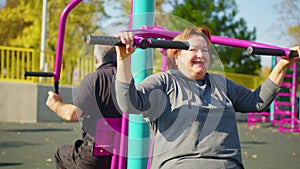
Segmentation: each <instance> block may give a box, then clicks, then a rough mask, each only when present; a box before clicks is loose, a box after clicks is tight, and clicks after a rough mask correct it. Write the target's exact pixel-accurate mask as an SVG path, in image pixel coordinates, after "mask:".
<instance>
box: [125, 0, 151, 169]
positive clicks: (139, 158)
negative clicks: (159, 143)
mask: <svg viewBox="0 0 300 169" xmlns="http://www.w3.org/2000/svg"><path fill="white" fill-rule="evenodd" d="M131 3H132V19H131V27H132V29H137V28H140V27H142V26H147V25H149V26H152V25H154V16H153V12H154V6H155V3H154V0H132V2H131ZM152 60H153V49H146V50H144V49H136V52H135V53H134V54H133V55H132V60H131V65H132V67H131V70H132V74H133V78H134V80H135V84H139V83H140V82H141V81H143V80H144V79H145V78H146V77H147V76H148V75H150V74H151V73H152V71H151V70H152ZM149 135H150V134H149V127H148V124H147V123H146V122H145V120H144V119H143V118H142V116H141V115H133V114H131V115H129V126H128V158H127V159H128V160H127V169H137V168H138V169H146V168H147V160H148V149H149Z"/></svg>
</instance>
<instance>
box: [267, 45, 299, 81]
mask: <svg viewBox="0 0 300 169" xmlns="http://www.w3.org/2000/svg"><path fill="white" fill-rule="evenodd" d="M291 49H292V50H297V51H298V54H300V46H297V47H293V48H291ZM299 59H300V56H298V57H297V58H293V59H290V58H287V57H285V56H283V57H282V58H281V59H280V60H279V61H278V63H277V64H276V65H275V67H274V69H273V70H272V72H271V73H270V75H269V78H270V80H272V81H273V82H274V83H275V84H276V85H278V86H280V84H281V83H282V81H283V79H284V75H285V73H286V70H287V69H288V67H289V66H290V65H292V64H293V63H294V62H295V61H299Z"/></svg>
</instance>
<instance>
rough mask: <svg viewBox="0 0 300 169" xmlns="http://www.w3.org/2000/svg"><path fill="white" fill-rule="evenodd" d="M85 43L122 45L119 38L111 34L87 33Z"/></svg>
mask: <svg viewBox="0 0 300 169" xmlns="http://www.w3.org/2000/svg"><path fill="white" fill-rule="evenodd" d="M85 41H86V44H88V45H96V44H98V45H112V46H123V45H124V44H123V43H121V41H120V38H117V37H112V36H93V35H87V36H86V39H85Z"/></svg>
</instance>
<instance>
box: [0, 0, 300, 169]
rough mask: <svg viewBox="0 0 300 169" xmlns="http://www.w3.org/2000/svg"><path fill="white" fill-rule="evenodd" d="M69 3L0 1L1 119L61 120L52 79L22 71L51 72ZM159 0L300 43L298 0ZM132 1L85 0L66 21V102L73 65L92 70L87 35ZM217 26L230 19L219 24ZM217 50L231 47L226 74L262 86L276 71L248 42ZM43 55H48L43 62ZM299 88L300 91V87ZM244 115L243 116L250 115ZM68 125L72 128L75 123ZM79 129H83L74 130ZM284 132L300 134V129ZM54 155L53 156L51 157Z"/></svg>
mask: <svg viewBox="0 0 300 169" xmlns="http://www.w3.org/2000/svg"><path fill="white" fill-rule="evenodd" d="M45 1H47V11H48V14H47V25H46V26H47V31H46V39H45V41H46V43H45V46H44V47H42V41H43V39H42V23H43V16H42V12H43V9H42V7H43V2H45ZM68 3H69V1H55V0H44V1H25V0H7V1H5V0H0V16H1V17H0V25H1V29H0V35H1V37H2V38H1V39H0V57H1V58H0V80H1V81H0V95H1V96H4V97H2V99H1V102H0V119H1V121H2V122H4V124H7V125H9V124H10V123H13V124H16V126H17V124H18V125H19V124H24V125H23V126H22V125H21V127H24V126H25V125H26V124H38V123H40V122H41V123H43V124H45V123H44V122H49V123H50V124H52V122H62V120H61V119H59V118H58V117H57V116H56V115H55V114H54V113H53V112H51V111H50V110H49V109H48V108H47V107H46V106H45V101H46V98H47V92H48V91H49V90H53V79H52V78H42V79H41V78H34V77H33V78H32V77H29V78H27V79H25V78H24V76H23V73H24V71H25V70H26V71H47V72H51V71H53V67H54V59H55V51H56V43H57V31H58V23H59V17H60V14H61V12H62V10H63V9H64V7H65V6H66V5H67V4H68ZM193 3H194V4H193ZM155 5H156V7H155V10H156V12H167V13H169V14H171V15H176V16H178V17H180V18H183V19H185V20H188V21H189V22H191V23H193V24H194V25H203V24H204V25H207V26H208V27H209V28H210V29H211V30H212V34H213V35H221V36H226V37H231V38H238V39H245V40H252V41H258V42H262V43H267V44H272V45H278V46H281V47H290V46H294V45H296V44H299V34H300V33H299V32H300V31H299V30H300V23H299V22H300V19H299V17H300V16H299V15H297V11H299V9H300V8H299V7H300V2H299V0H274V1H272V2H270V1H267V0H262V1H258V0H255V1H243V0H235V1H234V0H233V1H230V0H219V1H211V0H194V1H191V0H180V1H171V0H157V1H156V4H155ZM129 8H130V1H129V0H128V1H124V0H112V1H108V0H107V1H99V0H90V1H84V3H82V4H81V5H79V6H78V7H77V8H76V9H75V10H74V11H72V12H71V13H70V16H69V17H68V20H67V27H66V35H65V44H64V45H65V47H64V52H63V66H62V76H61V81H60V83H61V84H60V93H62V95H63V96H64V98H63V99H64V101H66V102H72V97H73V96H72V92H73V89H74V87H76V85H78V84H75V85H74V81H73V80H74V79H73V73H74V72H73V71H74V67H75V65H77V66H78V64H82V65H83V66H82V70H80V71H81V72H82V76H81V77H80V78H79V79H81V78H82V77H83V75H84V74H86V73H88V72H91V71H93V70H94V67H93V66H92V65H93V62H92V60H90V59H87V60H84V61H83V63H79V61H78V57H79V53H80V52H81V49H82V48H83V45H84V37H85V35H86V34H88V33H91V32H95V31H97V30H101V28H107V25H109V23H111V22H113V21H114V20H115V19H117V18H119V17H123V16H125V17H126V16H127V15H128V14H129ZM187 11H189V12H187ZM199 11H201V12H199ZM217 25H226V26H223V27H222V26H219V27H218V26H217ZM78 42H80V43H78ZM81 42H82V43H81ZM217 50H218V52H219V55H220V57H222V56H228V55H229V54H230V60H226V58H221V59H223V60H222V61H223V64H224V66H225V68H226V69H225V73H226V76H227V77H228V78H230V79H232V80H234V81H236V82H237V83H240V84H243V85H245V86H247V87H248V88H251V89H253V88H255V87H256V86H258V85H259V84H260V83H261V81H262V80H264V79H265V78H266V77H267V75H268V73H269V72H270V70H271V66H272V65H271V59H270V58H271V57H269V56H254V57H253V56H247V55H245V52H244V50H243V49H237V48H234V49H233V48H222V47H220V48H217ZM13 55H18V56H17V57H16V56H13ZM42 55H43V57H44V59H43V62H41V56H42ZM155 59H156V60H155V61H156V62H157V63H160V58H155ZM298 70H299V69H298ZM298 77H299V73H298ZM297 80H299V78H297ZM249 81H250V82H249ZM298 84H300V83H298ZM297 95H298V96H299V86H298V94H297ZM240 118H241V119H245V116H243V117H240ZM49 123H46V124H49ZM63 124H65V123H63ZM72 125H74V124H72ZM50 126H51V125H50ZM76 126H77V125H76V124H75V127H76ZM77 127H78V126H77ZM29 128H30V127H29ZM50 128H51V127H50ZM258 128H259V127H258ZM3 130H4V128H3ZM70 130H73V128H72V127H71V129H70ZM15 131H17V129H15ZM41 131H43V130H41ZM267 131H270V132H274V130H273V128H268V130H267ZM275 131H276V130H275ZM245 132H247V131H246V130H245ZM28 133H30V132H28ZM75 133H78V131H76V129H75ZM278 134H279V133H278ZM28 137H29V138H30V136H28ZM42 137H43V136H42ZM281 137H282V136H281ZM285 137H292V138H293V140H299V139H298V138H299V135H292V136H290V135H287V136H285ZM11 138H12V137H11ZM7 139H9V138H7ZM59 143H63V141H62V142H59ZM66 143H68V142H67V141H66ZM254 143H255V142H254ZM260 143H262V142H257V144H260ZM57 146H58V145H57ZM290 149H293V148H292V147H291V148H290ZM298 150H299V149H295V151H293V152H291V153H290V154H292V156H291V157H299V156H297V153H300V152H299V151H298ZM53 151H54V150H53ZM4 154H5V153H4ZM51 157H52V156H51V155H50V157H49V158H50V159H51ZM251 157H252V156H251ZM49 158H47V159H49ZM46 161H47V160H46ZM4 163H5V162H4ZM0 167H1V166H0Z"/></svg>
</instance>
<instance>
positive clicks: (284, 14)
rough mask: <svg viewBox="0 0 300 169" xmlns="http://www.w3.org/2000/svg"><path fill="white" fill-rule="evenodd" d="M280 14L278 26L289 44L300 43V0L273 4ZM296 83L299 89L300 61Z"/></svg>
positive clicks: (287, 0)
mask: <svg viewBox="0 0 300 169" xmlns="http://www.w3.org/2000/svg"><path fill="white" fill-rule="evenodd" d="M275 8H276V10H277V11H278V13H279V14H280V18H279V19H278V27H279V28H281V29H282V30H283V34H284V35H288V36H286V38H288V41H289V42H290V45H291V46H296V45H299V44H300V15H299V11H300V0H282V1H281V2H280V3H278V4H277V5H276V6H275ZM297 64H298V65H297V67H298V69H297V84H298V89H297V90H298V91H299V89H300V85H299V84H300V69H299V68H300V62H298V63H297Z"/></svg>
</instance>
